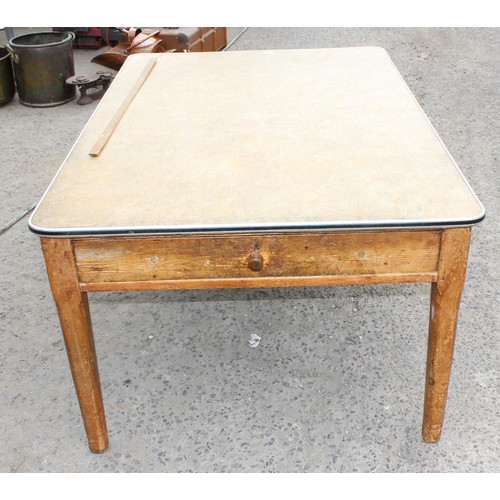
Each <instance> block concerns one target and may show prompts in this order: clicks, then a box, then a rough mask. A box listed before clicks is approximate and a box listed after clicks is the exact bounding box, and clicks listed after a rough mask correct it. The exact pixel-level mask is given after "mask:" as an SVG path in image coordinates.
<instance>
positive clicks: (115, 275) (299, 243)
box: [73, 230, 441, 284]
mask: <svg viewBox="0 0 500 500" xmlns="http://www.w3.org/2000/svg"><path fill="white" fill-rule="evenodd" d="M440 239H441V232H440V231H436V230H433V231H430V230H427V231H380V232H377V231H363V232H354V231H352V232H334V233H332V232H330V233H325V232H317V233H311V232H310V233H307V234H305V233H258V234H255V233H253V234H240V233H239V234H225V235H207V234H202V235H189V236H182V235H180V236H178V235H175V236H155V237H145V236H141V237H139V236H137V237H108V238H88V239H75V240H74V241H73V248H74V253H75V257H76V263H77V268H78V273H79V279H80V282H81V283H84V284H86V283H119V282H136V281H141V282H152V281H153V282H154V281H162V280H211V279H214V280H216V279H218V280H221V279H232V278H255V277H259V278H265V277H288V276H304V277H307V276H340V275H385V274H395V273H397V274H407V273H432V272H435V271H436V270H437V263H438V256H439V246H440Z"/></svg>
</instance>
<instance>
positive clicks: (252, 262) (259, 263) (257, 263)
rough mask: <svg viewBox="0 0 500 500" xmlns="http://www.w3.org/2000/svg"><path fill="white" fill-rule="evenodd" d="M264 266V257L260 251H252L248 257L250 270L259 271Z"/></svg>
mask: <svg viewBox="0 0 500 500" xmlns="http://www.w3.org/2000/svg"><path fill="white" fill-rule="evenodd" d="M263 267H264V259H263V258H262V255H261V254H260V253H257V252H254V253H253V254H252V255H250V257H249V258H248V268H249V269H250V271H255V272H257V271H260V270H261V269H262V268H263Z"/></svg>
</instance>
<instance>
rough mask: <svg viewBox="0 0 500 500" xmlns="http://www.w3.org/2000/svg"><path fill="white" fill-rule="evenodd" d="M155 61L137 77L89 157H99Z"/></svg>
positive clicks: (155, 59) (154, 59)
mask: <svg viewBox="0 0 500 500" xmlns="http://www.w3.org/2000/svg"><path fill="white" fill-rule="evenodd" d="M157 59H158V58H157V57H155V58H153V59H150V61H149V62H148V64H147V65H146V67H145V68H144V70H143V71H142V73H141V75H140V76H139V78H138V80H137V81H136V82H135V85H134V86H133V87H132V89H131V90H130V92H129V93H128V95H127V97H126V98H125V100H124V101H123V103H122V104H121V106H120V107H119V108H118V111H117V112H116V113H115V114H114V116H113V118H112V119H111V121H110V122H109V124H108V126H107V127H106V128H105V129H104V132H103V133H102V134H101V136H100V137H99V139H98V140H97V142H96V143H95V145H94V147H93V148H92V149H91V151H90V153H89V155H90V156H99V154H100V153H101V151H102V150H103V149H104V146H106V143H107V142H108V140H109V138H110V137H111V136H112V135H113V132H114V131H115V129H116V127H117V126H118V124H119V123H120V120H121V119H122V118H123V115H124V114H125V112H126V111H127V109H128V107H129V106H130V104H131V102H132V101H133V100H134V97H135V96H136V95H137V93H138V92H139V90H140V88H141V87H142V85H143V84H144V82H145V81H146V80H147V78H148V76H149V74H150V73H151V70H152V69H153V66H154V65H155V64H156V61H157Z"/></svg>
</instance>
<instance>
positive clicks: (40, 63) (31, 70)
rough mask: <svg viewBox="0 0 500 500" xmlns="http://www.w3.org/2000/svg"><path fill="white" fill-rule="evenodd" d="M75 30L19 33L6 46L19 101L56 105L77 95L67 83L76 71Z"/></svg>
mask: <svg viewBox="0 0 500 500" xmlns="http://www.w3.org/2000/svg"><path fill="white" fill-rule="evenodd" d="M73 39H74V34H73V33H62V32H54V31H41V32H38V33H28V34H25V35H19V36H16V37H14V38H12V39H11V40H10V41H9V45H8V46H6V47H7V49H8V50H9V52H11V55H12V61H13V63H14V75H15V80H16V85H17V93H18V94H19V101H20V102H21V103H22V104H25V105H26V106H34V107H47V106H57V105H59V104H64V103H65V102H68V101H71V100H72V99H74V98H75V97H76V88H75V87H74V86H72V85H68V84H66V79H67V78H69V77H70V76H73V75H74V74H75V64H74V60H73V45H72V42H73Z"/></svg>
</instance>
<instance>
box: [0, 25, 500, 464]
mask: <svg viewBox="0 0 500 500" xmlns="http://www.w3.org/2000/svg"><path fill="white" fill-rule="evenodd" d="M35 30H37V29H35ZM241 30H242V28H231V29H230V30H229V39H230V40H232V39H233V38H234V37H235V36H236V35H237V34H238V33H240V31H241ZM21 32H22V30H20V29H16V34H20V33H21ZM1 37H4V38H3V39H2V38H1ZM3 43H5V36H4V32H3V31H0V44H3ZM359 45H378V46H382V47H384V48H385V49H386V50H387V51H388V52H389V54H390V55H391V57H392V58H393V61H394V63H395V64H396V66H397V67H398V69H399V70H400V72H401V74H402V75H403V77H404V78H405V80H406V81H407V83H408V85H409V86H410V88H411V89H412V91H413V92H414V94H415V96H416V98H417V100H418V101H419V102H420V104H421V105H422V107H423V109H424V111H425V112H426V113H427V115H428V116H429V118H430V120H431V122H432V123H433V124H434V126H435V128H436V130H437V131H438V133H439V134H440V135H441V137H442V139H443V141H444V143H445V144H446V145H447V147H448V148H449V150H450V152H451V154H452V155H453V156H454V158H455V160H456V161H457V163H458V165H459V166H460V167H461V169H462V171H463V172H464V174H465V176H466V177H467V179H468V180H469V182H470V184H471V186H472V188H473V189H474V190H475V192H476V194H477V195H478V197H479V198H480V199H481V201H482V202H483V204H484V205H485V207H486V211H487V217H486V219H485V221H484V222H483V223H482V224H481V225H479V226H477V227H476V228H475V229H474V231H473V239H472V247H471V253H470V264H469V269H468V277H467V282H466V286H465V290H464V293H463V297H462V307H461V313H460V321H459V326H458V337H457V344H456V349H455V358H454V367H453V372H452V381H451V386H450V391H449V399H448V406H447V414H446V419H445V425H444V431H443V435H442V439H441V441H440V442H439V443H437V444H426V443H424V442H423V441H422V439H421V435H420V428H421V418H422V401H423V388H424V370H425V358H426V340H427V338H426V336H427V320H428V307H429V286H428V285H425V284H418V285H396V286H394V285H383V286H382V285H379V286H353V287H330V288H292V289H275V290H269V289H268V290H229V291H222V290H221V291H217V290H215V291H185V292H174V291H165V292H144V293H114V294H108V293H103V294H90V304H91V312H92V315H93V322H94V323H93V324H94V334H95V340H96V348H97V353H98V358H99V363H100V365H99V366H100V374H101V381H102V386H103V392H104V400H105V406H106V414H107V421H108V429H109V437H110V448H109V450H108V451H107V452H106V453H104V454H102V455H94V454H92V453H91V452H90V451H89V449H88V447H87V440H86V437H85V433H84V429H83V425H82V420H81V416H80V411H79V407H78V403H77V399H76V394H75V391H74V388H73V384H72V379H71V375H70V372H69V367H68V362H67V358H66V354H65V350H64V346H63V342H62V337H61V333H60V328H59V323H58V318H57V313H56V309H55V305H54V302H53V300H52V297H51V294H50V290H49V286H48V282H47V277H46V272H45V268H44V263H43V259H42V254H41V250H40V245H39V241H38V237H37V236H35V235H33V234H31V233H30V232H29V230H28V227H27V217H24V218H23V219H22V220H21V221H20V222H18V223H16V224H15V225H13V226H12V227H11V228H10V229H8V230H6V231H4V232H3V234H1V235H0V384H1V390H0V443H1V445H0V472H188V471H192V472H499V471H500V462H499V460H500V407H499V397H500V395H499V384H500V371H499V352H500V351H499V340H500V319H499V318H500V303H499V293H498V287H497V285H496V280H497V279H498V278H499V277H500V276H499V275H500V271H499V269H500V265H499V263H500V248H499V247H500V245H499V238H498V234H499V231H500V227H499V226H500V224H499V220H498V213H499V203H500V191H499V189H500V188H499V182H498V177H497V175H498V174H499V157H500V146H499V141H498V138H499V137H500V116H499V114H500V113H499V109H500V108H499V104H500V85H499V83H498V82H499V81H500V29H427V28H426V29H393V28H388V29H379V28H317V29H311V28H307V29H305V28H303V29H300V28H293V29H288V28H287V29H285V28H279V29H276V28H274V29H269V28H267V29H260V28H259V29H257V28H250V29H248V31H246V32H245V33H244V34H243V35H242V36H241V38H240V39H239V40H238V41H237V42H236V43H235V44H234V45H233V46H232V47H231V48H230V50H255V49H257V50H259V49H285V48H307V47H341V46H359ZM100 51H105V49H100ZM94 55H96V52H95V51H90V50H75V66H76V72H77V74H82V73H83V74H85V73H93V72H95V71H97V70H99V69H102V68H101V67H98V66H96V65H93V64H91V63H90V59H91V58H92V57H93V56H94ZM228 84H230V81H229V82H228ZM96 105H97V103H95V102H94V103H92V104H90V105H88V106H79V105H77V104H76V101H72V102H70V103H67V104H64V105H62V106H58V107H53V108H30V107H26V106H23V105H21V104H20V103H19V101H18V98H17V95H16V97H15V98H14V100H13V101H11V102H10V103H9V104H7V105H6V106H4V107H3V108H0V131H1V135H0V137H1V143H0V171H1V179H2V182H1V184H0V189H1V191H0V193H1V195H0V227H4V226H5V225H7V224H8V223H9V222H10V221H11V220H12V219H14V218H16V217H17V216H19V215H20V214H22V212H23V211H24V210H26V209H27V208H28V207H29V206H30V205H32V204H33V203H34V202H36V201H38V199H39V198H40V197H41V195H42V194H43V192H44V191H45V189H46V187H47V186H48V184H49V182H50V181H51V179H52V177H53V176H54V174H55V172H56V171H57V169H58V168H59V166H60V164H61V162H62V161H63V159H64V157H65V156H66V154H67V152H68V151H69V149H70V148H71V146H72V144H73V143H74V141H75V140H76V138H77V136H78V134H79V133H80V131H81V129H82V128H83V126H84V125H85V123H86V121H87V120H88V119H89V117H90V115H91V114H92V112H93V111H94V109H95V107H96ZM165 119H168V117H165ZM252 333H256V334H258V335H259V336H261V337H262V340H261V342H260V344H259V346H258V347H256V348H252V347H250V346H249V344H248V340H249V339H250V335H251V334H252Z"/></svg>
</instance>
